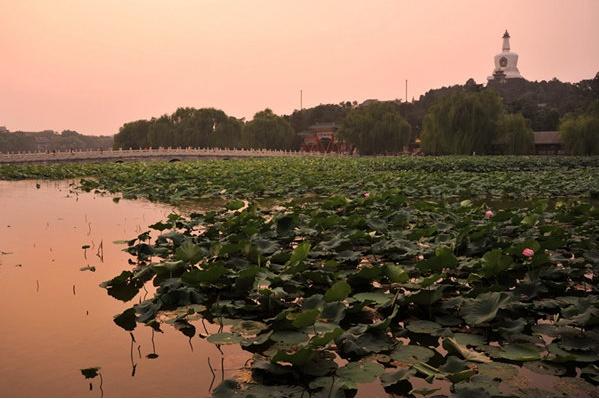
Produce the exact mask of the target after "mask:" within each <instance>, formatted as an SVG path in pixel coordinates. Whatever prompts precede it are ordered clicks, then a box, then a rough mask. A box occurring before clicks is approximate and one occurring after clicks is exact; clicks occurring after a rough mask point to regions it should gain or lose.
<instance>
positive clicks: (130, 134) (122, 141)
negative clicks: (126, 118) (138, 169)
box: [114, 120, 152, 149]
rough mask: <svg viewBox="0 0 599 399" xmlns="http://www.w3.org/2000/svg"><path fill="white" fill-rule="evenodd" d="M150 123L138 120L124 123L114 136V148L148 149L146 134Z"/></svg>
mask: <svg viewBox="0 0 599 399" xmlns="http://www.w3.org/2000/svg"><path fill="white" fill-rule="evenodd" d="M151 125H152V122H150V121H146V120H139V121H135V122H129V123H125V124H124V125H123V126H122V127H121V128H120V129H119V132H118V133H117V134H115V135H114V148H115V149H118V148H123V149H129V148H133V149H137V148H146V147H148V133H149V131H150V126H151Z"/></svg>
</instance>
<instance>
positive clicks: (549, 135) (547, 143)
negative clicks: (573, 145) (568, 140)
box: [534, 131, 563, 155]
mask: <svg viewBox="0 0 599 399" xmlns="http://www.w3.org/2000/svg"><path fill="white" fill-rule="evenodd" d="M534 143H535V154H539V155H552V154H563V144H562V138H561V137H560V135H559V132H557V131H548V132H534Z"/></svg>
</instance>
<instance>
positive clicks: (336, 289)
mask: <svg viewBox="0 0 599 399" xmlns="http://www.w3.org/2000/svg"><path fill="white" fill-rule="evenodd" d="M350 293H351V287H350V285H349V284H347V283H346V282H345V281H337V282H336V283H335V284H333V286H332V287H331V288H329V289H328V290H327V291H326V292H325V294H324V300H325V301H327V302H334V301H342V300H344V299H345V298H347V296H348V295H349V294H350Z"/></svg>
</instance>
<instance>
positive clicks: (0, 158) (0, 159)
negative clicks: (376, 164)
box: [0, 148, 342, 164]
mask: <svg viewBox="0 0 599 399" xmlns="http://www.w3.org/2000/svg"><path fill="white" fill-rule="evenodd" d="M304 156H319V157H322V156H327V157H339V156H342V155H340V154H333V153H329V154H322V153H314V152H304V151H283V150H254V149H252V150H246V149H228V148H144V149H138V150H132V149H129V150H123V149H119V150H74V151H56V152H47V151H46V152H13V153H0V164H6V163H39V162H97V161H113V162H121V161H136V160H163V161H183V160H188V159H228V158H266V157H304Z"/></svg>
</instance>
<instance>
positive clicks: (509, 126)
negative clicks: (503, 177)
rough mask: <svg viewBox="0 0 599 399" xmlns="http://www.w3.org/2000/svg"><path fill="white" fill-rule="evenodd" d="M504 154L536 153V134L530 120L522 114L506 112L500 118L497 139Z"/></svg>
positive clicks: (500, 150) (496, 142)
mask: <svg viewBox="0 0 599 399" xmlns="http://www.w3.org/2000/svg"><path fill="white" fill-rule="evenodd" d="M495 144H496V145H497V147H498V149H499V152H501V153H502V154H506V155H508V154H513V155H524V154H532V153H534V149H535V144H534V134H533V132H532V129H531V128H530V121H529V120H528V119H526V118H524V116H522V114H520V113H518V114H505V115H503V116H502V117H501V118H500V120H499V129H498V134H497V139H496V141H495Z"/></svg>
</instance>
